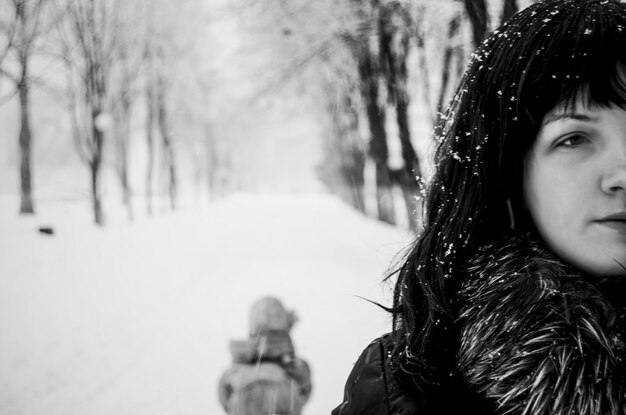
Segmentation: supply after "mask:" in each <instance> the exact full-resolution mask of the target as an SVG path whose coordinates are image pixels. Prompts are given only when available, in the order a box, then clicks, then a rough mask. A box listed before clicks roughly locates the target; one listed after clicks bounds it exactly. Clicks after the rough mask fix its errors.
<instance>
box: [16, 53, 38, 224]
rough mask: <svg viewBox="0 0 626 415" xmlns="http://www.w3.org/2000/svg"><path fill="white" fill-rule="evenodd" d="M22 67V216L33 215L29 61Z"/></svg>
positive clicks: (19, 83) (20, 90)
mask: <svg viewBox="0 0 626 415" xmlns="http://www.w3.org/2000/svg"><path fill="white" fill-rule="evenodd" d="M21 65H22V73H21V77H20V80H19V82H18V85H17V89H18V93H19V97H20V135H19V144H20V190H21V191H20V214H33V213H35V209H34V206H33V198H32V177H31V154H32V150H31V143H32V136H31V128H30V105H29V91H28V88H29V85H28V60H26V59H24V60H22V62H21Z"/></svg>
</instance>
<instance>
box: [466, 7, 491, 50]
mask: <svg viewBox="0 0 626 415" xmlns="http://www.w3.org/2000/svg"><path fill="white" fill-rule="evenodd" d="M464 1H465V11H466V12H467V16H468V17H469V20H470V23H471V24H472V40H473V43H474V47H475V48H477V47H478V46H479V45H480V44H481V43H482V41H483V39H485V36H487V30H488V28H489V14H488V13H487V3H486V1H485V0H464Z"/></svg>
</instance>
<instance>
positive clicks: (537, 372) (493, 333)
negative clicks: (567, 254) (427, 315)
mask: <svg viewBox="0 0 626 415" xmlns="http://www.w3.org/2000/svg"><path fill="white" fill-rule="evenodd" d="M468 271H469V276H468V278H467V279H466V280H467V283H466V284H464V286H463V287H462V289H461V291H460V304H461V313H460V320H459V323H460V327H461V344H460V349H459V356H458V357H459V359H458V362H459V369H460V372H461V374H462V376H463V378H464V379H465V381H466V382H467V383H468V384H469V385H470V386H471V387H472V388H473V389H474V390H477V391H478V393H479V394H481V395H482V396H485V397H487V398H489V399H490V400H494V401H495V402H497V404H498V407H499V412H498V413H499V414H506V415H513V414H516V415H517V414H524V415H531V414H532V415H544V414H545V415H548V414H550V415H565V414H577V415H582V414H585V415H592V414H611V415H618V414H626V350H625V346H624V343H623V342H622V334H623V332H624V331H625V330H624V320H625V318H624V312H623V307H621V306H617V305H616V304H615V302H613V301H611V300H609V296H608V295H607V294H605V293H603V291H602V289H600V288H599V287H598V286H597V284H594V283H593V281H592V280H590V279H588V278H587V277H585V276H584V275H582V274H580V273H579V272H578V271H576V270H574V269H572V268H570V267H568V266H566V265H564V264H563V263H562V262H560V261H559V260H558V259H557V258H555V257H554V256H553V255H552V254H551V253H550V252H549V251H547V250H546V249H545V248H543V247H542V246H540V245H539V244H538V243H536V242H533V241H532V240H531V239H530V238H529V237H527V236H515V237H511V238H509V239H507V240H506V241H504V242H503V243H500V244H495V245H492V246H489V247H487V248H485V249H483V250H481V252H480V254H479V255H478V256H477V258H476V259H475V260H474V261H473V262H472V263H471V266H470V268H469V269H468ZM620 285H621V284H620Z"/></svg>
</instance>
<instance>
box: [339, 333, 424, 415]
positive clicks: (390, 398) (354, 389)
mask: <svg viewBox="0 0 626 415" xmlns="http://www.w3.org/2000/svg"><path fill="white" fill-rule="evenodd" d="M392 347H393V341H392V337H391V334H386V335H384V336H381V337H379V338H377V339H376V340H374V341H372V342H371V343H370V344H369V345H368V346H367V347H366V348H365V349H364V350H363V352H362V353H361V355H360V356H359V358H358V360H357V361H356V363H355V364H354V367H353V368H352V371H351V372H350V375H349V376H348V379H347V380H346V385H345V388H344V398H343V402H342V403H341V404H340V405H339V406H338V407H337V408H335V409H334V410H333V411H332V415H357V414H358V415H392V414H401V413H402V414H405V415H408V414H418V413H419V414H420V415H421V414H422V412H419V411H418V405H417V403H418V402H417V399H416V398H417V396H415V395H409V394H407V393H405V392H404V391H403V390H402V388H401V387H400V386H399V385H398V384H397V383H396V382H395V381H394V379H393V376H392V375H391V373H390V371H389V353H390V352H391V349H392Z"/></svg>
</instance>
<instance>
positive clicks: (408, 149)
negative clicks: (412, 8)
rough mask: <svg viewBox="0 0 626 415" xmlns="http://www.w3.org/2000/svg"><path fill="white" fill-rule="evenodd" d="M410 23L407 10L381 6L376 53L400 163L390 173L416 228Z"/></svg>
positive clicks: (417, 174) (394, 3)
mask: <svg viewBox="0 0 626 415" xmlns="http://www.w3.org/2000/svg"><path fill="white" fill-rule="evenodd" d="M412 24H413V22H412V19H411V17H410V15H409V12H408V10H406V9H405V8H404V7H403V6H402V5H401V4H400V3H399V2H397V1H392V2H389V3H386V4H384V5H383V6H382V8H381V13H380V14H379V39H380V54H381V58H382V68H383V75H384V76H385V78H386V80H387V89H388V94H387V95H388V100H389V102H390V103H391V105H393V106H394V107H395V113H396V123H397V125H398V139H399V140H400V146H401V153H402V161H403V163H404V166H403V168H401V169H398V170H396V171H395V172H393V176H394V177H395V182H396V183H397V184H398V185H399V186H400V188H401V190H402V194H403V196H404V201H405V205H406V210H407V214H408V223H409V227H410V228H411V229H412V230H416V229H417V221H416V216H415V213H416V212H417V196H418V194H419V186H418V178H421V176H422V172H421V168H420V163H419V159H418V157H417V153H416V151H415V148H414V146H413V142H412V139H411V131H410V127H409V114H408V110H409V93H408V84H407V82H408V68H407V57H408V54H409V44H410V43H409V41H410V38H411V36H410V32H411V29H410V28H411V25H412Z"/></svg>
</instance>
